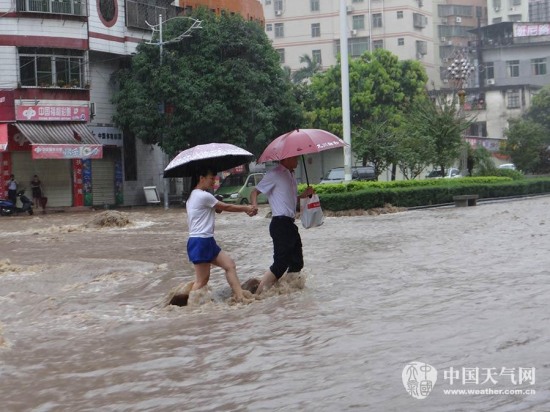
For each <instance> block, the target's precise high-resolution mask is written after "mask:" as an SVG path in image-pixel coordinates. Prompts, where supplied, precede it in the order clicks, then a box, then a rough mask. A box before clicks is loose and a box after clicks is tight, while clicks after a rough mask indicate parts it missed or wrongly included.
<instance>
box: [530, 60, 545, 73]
mask: <svg viewBox="0 0 550 412" xmlns="http://www.w3.org/2000/svg"><path fill="white" fill-rule="evenodd" d="M531 73H532V74H533V76H542V75H545V74H546V58H541V59H531Z"/></svg>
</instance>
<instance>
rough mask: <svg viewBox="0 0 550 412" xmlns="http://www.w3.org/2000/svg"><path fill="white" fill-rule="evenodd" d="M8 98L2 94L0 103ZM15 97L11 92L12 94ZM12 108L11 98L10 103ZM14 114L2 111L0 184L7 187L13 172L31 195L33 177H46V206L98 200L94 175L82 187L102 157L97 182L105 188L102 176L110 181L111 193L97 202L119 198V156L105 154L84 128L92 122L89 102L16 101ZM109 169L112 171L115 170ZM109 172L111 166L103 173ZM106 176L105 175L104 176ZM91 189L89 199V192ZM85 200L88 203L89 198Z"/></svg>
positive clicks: (44, 185)
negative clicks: (117, 190)
mask: <svg viewBox="0 0 550 412" xmlns="http://www.w3.org/2000/svg"><path fill="white" fill-rule="evenodd" d="M6 96H7V98H8V99H9V98H10V96H9V95H4V96H3V95H2V94H1V93H0V102H1V101H2V97H4V103H6ZM11 98H12V99H13V96H11ZM7 106H9V102H8V104H7ZM11 107H12V108H14V109H13V113H12V114H13V115H14V117H15V121H13V118H12V119H11V120H12V121H11V122H7V121H6V120H8V119H9V117H10V114H9V110H8V109H5V110H4V111H3V112H0V117H3V118H0V122H1V121H4V122H3V123H0V165H1V170H0V188H2V189H1V190H2V191H4V193H2V196H1V197H5V187H6V183H7V180H8V179H9V176H10V174H14V175H15V179H16V180H17V182H18V183H19V187H20V188H25V189H26V191H27V194H28V195H30V181H31V179H32V177H33V176H34V175H35V174H36V175H38V176H39V178H40V180H41V181H42V185H43V189H44V195H45V196H46V197H48V206H50V207H56V206H58V207H61V206H84V205H92V204H97V203H96V202H95V201H94V199H93V194H94V174H93V172H92V173H91V175H90V176H91V177H90V178H89V179H88V180H87V182H86V183H87V186H86V187H85V185H84V183H85V182H84V175H85V174H86V173H87V169H89V171H92V169H93V168H92V165H93V164H92V162H95V161H99V162H101V163H98V164H99V166H97V169H98V172H97V181H98V186H99V187H100V188H105V186H106V184H105V182H104V181H103V180H105V181H107V180H109V179H110V190H111V193H113V195H112V196H109V195H108V194H103V193H106V192H104V191H102V190H103V189H100V190H98V191H97V193H98V195H97V196H98V197H99V198H100V200H99V202H101V204H104V203H105V202H108V203H110V204H114V203H115V202H116V199H115V196H114V193H116V189H115V187H116V172H115V170H116V160H115V159H114V158H113V156H109V157H108V159H104V157H103V145H102V144H101V143H100V142H99V140H98V139H97V138H96V137H94V136H93V134H92V133H91V132H90V130H89V129H88V128H87V126H86V122H87V121H88V120H89V113H88V104H87V102H78V101H72V102H59V101H50V102H46V103H37V104H25V102H19V103H16V102H13V100H12V106H11ZM111 168H112V169H113V172H111V171H110V170H111ZM105 170H108V171H107V172H105ZM105 176H106V177H105ZM87 193H90V195H89V196H88V197H87V198H86V197H85V195H86V194H87ZM85 200H86V201H85Z"/></svg>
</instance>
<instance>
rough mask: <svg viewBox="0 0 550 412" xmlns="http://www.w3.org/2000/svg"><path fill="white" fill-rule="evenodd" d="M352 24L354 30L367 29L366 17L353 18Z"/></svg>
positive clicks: (362, 15)
mask: <svg viewBox="0 0 550 412" xmlns="http://www.w3.org/2000/svg"><path fill="white" fill-rule="evenodd" d="M352 22H353V29H354V30H363V29H364V28H365V15H364V14H361V15H359V16H353V20H352Z"/></svg>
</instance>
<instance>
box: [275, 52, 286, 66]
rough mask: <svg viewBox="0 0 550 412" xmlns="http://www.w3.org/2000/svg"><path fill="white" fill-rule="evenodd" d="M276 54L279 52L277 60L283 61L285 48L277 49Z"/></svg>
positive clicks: (282, 62)
mask: <svg viewBox="0 0 550 412" xmlns="http://www.w3.org/2000/svg"><path fill="white" fill-rule="evenodd" d="M276 51H277V54H279V60H280V62H281V64H284V63H285V49H277V50H276Z"/></svg>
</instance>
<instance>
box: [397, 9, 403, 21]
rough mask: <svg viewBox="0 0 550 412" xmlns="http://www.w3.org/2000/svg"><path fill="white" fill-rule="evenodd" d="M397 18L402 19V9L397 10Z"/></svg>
mask: <svg viewBox="0 0 550 412" xmlns="http://www.w3.org/2000/svg"><path fill="white" fill-rule="evenodd" d="M397 18H398V19H402V18H403V11H401V10H399V11H398V12H397Z"/></svg>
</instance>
